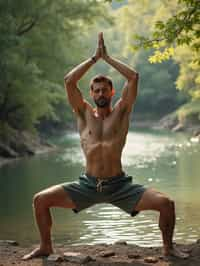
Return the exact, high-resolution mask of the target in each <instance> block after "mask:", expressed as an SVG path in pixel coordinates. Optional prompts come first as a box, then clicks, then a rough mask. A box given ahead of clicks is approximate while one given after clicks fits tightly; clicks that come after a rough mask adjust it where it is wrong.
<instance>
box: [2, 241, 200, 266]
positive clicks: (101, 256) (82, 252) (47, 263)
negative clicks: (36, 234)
mask: <svg viewBox="0 0 200 266" xmlns="http://www.w3.org/2000/svg"><path fill="white" fill-rule="evenodd" d="M178 247H179V248H180V249H181V250H184V251H187V252H189V254H190V256H189V258H187V259H177V258H168V259H166V258H164V257H163V256H162V250H161V248H160V247H150V248H144V247H138V246H136V245H130V244H127V243H126V242H123V241H121V242H120V241H119V242H116V243H115V244H113V245H111V244H110V245H106V244H98V245H81V246H65V245H61V244H57V245H55V254H54V255H51V256H49V257H46V258H37V259H32V260H28V261H23V260H22V259H21V258H22V256H23V255H24V254H27V253H28V252H30V251H32V249H33V248H34V247H33V246H30V247H21V246H20V245H17V243H16V242H12V241H10V242H9V241H0V266H13V265H20V266H76V265H77V266H79V265H80V266H84V265H85V266H147V265H155V266H199V265H200V240H198V241H197V242H196V243H193V244H188V245H178Z"/></svg>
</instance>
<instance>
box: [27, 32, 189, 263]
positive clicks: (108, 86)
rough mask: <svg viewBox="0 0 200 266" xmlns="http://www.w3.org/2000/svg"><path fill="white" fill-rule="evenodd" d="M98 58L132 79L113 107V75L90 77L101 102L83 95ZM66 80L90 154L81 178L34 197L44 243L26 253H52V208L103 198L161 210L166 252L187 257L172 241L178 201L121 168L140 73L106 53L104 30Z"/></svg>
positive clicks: (78, 206) (129, 207) (130, 209)
mask: <svg viewBox="0 0 200 266" xmlns="http://www.w3.org/2000/svg"><path fill="white" fill-rule="evenodd" d="M99 59H103V60H104V61H105V62H106V63H108V64H109V65H111V66H112V67H114V68H115V69H116V70H118V71H119V73H121V74H122V76H124V77H125V78H126V80H127V82H126V84H125V86H124V88H123V91H122V96H121V98H120V99H119V100H118V102H117V103H116V104H115V106H114V107H113V108H112V105H111V100H112V97H113V95H114V89H113V85H112V81H111V80H110V79H109V78H108V77H105V76H102V75H99V76H96V77H95V78H94V79H92V81H91V84H90V94H91V97H92V99H93V100H94V102H95V104H96V108H95V109H93V107H92V106H91V105H90V104H89V103H88V102H87V101H86V100H85V99H83V97H82V94H81V92H80V90H79V88H78V86H77V82H78V81H79V80H80V79H81V77H82V76H83V75H84V74H85V73H86V72H87V70H88V69H89V68H90V67H91V66H93V65H94V64H95V63H96V62H97V61H98V60H99ZM64 79H65V87H66V91H67V95H68V99H69V103H70V104H71V106H72V108H73V110H74V112H75V115H76V118H77V123H78V130H79V134H80V139H81V145H82V148H83V151H84V154H85V157H86V170H85V174H83V175H81V176H80V178H79V183H72V184H67V183H64V184H60V185H56V186H53V187H50V188H48V189H45V190H43V191H41V192H39V193H37V194H36V195H35V196H34V209H35V218H36V222H37V225H38V228H39V231H40V237H41V243H40V247H39V248H37V249H35V250H33V251H32V252H31V253H30V254H28V255H25V256H24V259H31V258H33V257H38V256H41V255H49V254H50V253H52V252H53V248H52V242H51V236H50V230H51V226H52V219H51V215H50V208H51V207H62V208H71V209H73V210H74V211H75V212H79V211H80V210H83V209H85V208H87V207H89V206H92V205H93V204H96V203H101V202H107V203H111V204H113V205H115V206H118V207H119V208H121V209H123V210H124V211H126V212H127V213H129V214H130V215H132V216H134V215H136V214H137V213H138V212H140V211H143V210H155V211H158V212H159V213H160V218H159V227H160V229H161V232H162V238H163V250H164V255H167V256H168V255H175V256H178V257H182V258H184V257H186V254H184V253H182V252H180V251H178V250H177V249H176V248H175V247H174V246H173V243H172V236H173V231H174V225H175V210H174V202H173V201H172V200H170V199H169V198H168V197H167V196H165V195H164V194H162V193H160V192H158V191H156V190H154V189H150V188H149V189H146V188H144V187H143V186H141V185H136V184H132V182H131V177H130V176H127V175H126V174H125V173H124V172H123V169H122V164H121V155H122V150H123V147H124V145H125V141H126V136H127V132H128V127H129V118H130V113H131V110H132V107H133V104H134V102H135V99H136V96H137V82H138V74H137V73H136V72H135V71H134V70H133V69H131V68H130V67H128V66H127V65H125V64H123V63H122V62H120V61H118V60H116V59H114V58H112V57H110V56H109V55H108V54H107V51H106V47H105V45H104V39H103V34H102V33H100V34H99V36H98V46H97V49H96V52H95V54H94V56H93V57H91V58H89V59H88V60H86V61H84V62H83V63H81V64H80V65H78V66H77V67H75V68H74V69H73V70H72V71H71V72H69V73H68V74H67V75H66V76H65V78H64Z"/></svg>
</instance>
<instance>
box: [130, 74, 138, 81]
mask: <svg viewBox="0 0 200 266" xmlns="http://www.w3.org/2000/svg"><path fill="white" fill-rule="evenodd" d="M138 79H139V73H137V72H134V73H132V74H131V76H130V77H129V81H133V82H137V81H138Z"/></svg>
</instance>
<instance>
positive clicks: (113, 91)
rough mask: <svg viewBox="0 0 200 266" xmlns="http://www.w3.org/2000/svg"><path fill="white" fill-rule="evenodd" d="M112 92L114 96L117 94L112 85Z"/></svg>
mask: <svg viewBox="0 0 200 266" xmlns="http://www.w3.org/2000/svg"><path fill="white" fill-rule="evenodd" d="M111 93H112V96H114V95H115V88H113V87H112V92H111Z"/></svg>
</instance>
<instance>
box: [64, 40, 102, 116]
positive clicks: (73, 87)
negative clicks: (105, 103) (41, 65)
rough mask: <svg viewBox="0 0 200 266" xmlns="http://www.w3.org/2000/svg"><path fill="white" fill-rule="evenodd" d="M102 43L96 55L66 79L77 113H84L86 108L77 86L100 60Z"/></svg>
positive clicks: (73, 106)
mask: <svg viewBox="0 0 200 266" xmlns="http://www.w3.org/2000/svg"><path fill="white" fill-rule="evenodd" d="M99 40H100V38H99ZM99 46H100V41H98V46H97V49H96V52H95V55H94V56H92V57H91V58H89V59H87V60H86V61H84V62H82V63H81V64H80V65H78V66H76V67H75V68H74V69H72V70H71V71H70V72H69V73H67V74H66V75H65V77H64V81H65V88H66V91H67V95H68V99H69V103H70V104H71V106H72V108H73V109H74V111H75V112H76V113H82V112H83V111H84V110H85V107H86V101H85V100H84V99H83V96H82V94H81V92H80V90H79V88H78V86H77V82H78V81H79V80H80V79H81V78H82V76H83V75H84V74H85V73H86V72H87V71H88V69H89V68H90V67H91V66H92V65H94V64H95V63H96V62H97V61H98V60H99V58H100V57H101V54H100V47H99Z"/></svg>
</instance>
